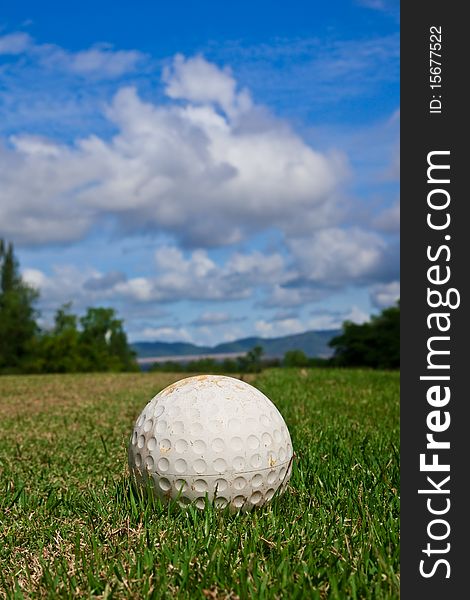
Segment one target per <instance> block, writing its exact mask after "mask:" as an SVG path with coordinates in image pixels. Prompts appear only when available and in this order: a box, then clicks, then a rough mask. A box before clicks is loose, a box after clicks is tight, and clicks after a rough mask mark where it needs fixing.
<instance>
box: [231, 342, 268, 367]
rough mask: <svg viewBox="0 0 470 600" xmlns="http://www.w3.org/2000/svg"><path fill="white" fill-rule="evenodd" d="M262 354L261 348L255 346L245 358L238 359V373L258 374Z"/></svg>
mask: <svg viewBox="0 0 470 600" xmlns="http://www.w3.org/2000/svg"><path fill="white" fill-rule="evenodd" d="M263 354H264V349H263V347H262V346H255V347H254V348H252V349H251V350H249V351H248V352H247V353H246V354H245V356H240V357H238V359H237V360H238V365H239V368H240V371H242V372H245V373H259V372H260V371H261V366H262V365H261V357H262V356H263Z"/></svg>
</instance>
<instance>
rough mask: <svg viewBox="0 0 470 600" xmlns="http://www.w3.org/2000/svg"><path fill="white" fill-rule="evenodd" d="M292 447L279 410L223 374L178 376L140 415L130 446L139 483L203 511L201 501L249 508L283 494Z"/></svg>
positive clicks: (258, 394)
mask: <svg viewBox="0 0 470 600" xmlns="http://www.w3.org/2000/svg"><path fill="white" fill-rule="evenodd" d="M292 457H293V449H292V442H291V438H290V435H289V430H288V429H287V426H286V424H285V422H284V419H283V418H282V415H281V413H280V412H279V411H278V410H277V408H276V407H275V406H274V404H273V403H272V402H271V400H269V399H268V398H267V397H266V396H265V395H264V394H262V393H261V392H260V391H259V390H257V389H256V388H255V387H253V386H251V385H249V384H248V383H245V382H243V381H240V380H239V379H235V378H233V377H225V376H221V375H201V376H197V377H188V378H185V379H181V380H180V381H177V382H176V383H174V384H172V385H170V386H168V387H167V388H165V389H164V390H162V391H161V392H160V393H159V394H157V395H156V396H155V397H154V398H153V399H152V400H150V402H149V403H148V404H147V406H146V407H145V408H144V410H143V411H142V413H141V414H140V416H139V417H138V419H137V421H136V423H135V426H134V430H133V433H132V436H131V440H130V443H129V451H128V458H129V468H130V471H131V474H132V475H133V476H134V477H135V479H136V481H137V483H139V484H146V485H147V484H148V483H149V481H150V483H151V487H152V489H153V490H154V492H155V493H156V494H157V495H158V496H159V497H160V498H162V499H164V500H169V499H170V498H176V499H177V500H178V502H179V503H180V504H181V505H187V504H190V503H194V504H195V505H196V506H197V507H198V508H204V506H205V498H206V496H207V498H208V499H209V501H210V502H212V501H214V505H215V506H218V507H220V508H223V507H225V506H227V505H229V506H230V510H232V511H237V510H243V511H244V510H250V509H252V508H254V507H255V506H262V505H263V504H265V503H266V502H268V501H269V500H270V499H271V498H272V497H273V496H274V494H275V492H276V491H277V490H278V489H279V492H280V493H282V492H283V491H284V489H285V487H286V485H287V482H288V480H289V478H290V475H291V467H292Z"/></svg>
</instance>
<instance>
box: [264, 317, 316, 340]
mask: <svg viewBox="0 0 470 600" xmlns="http://www.w3.org/2000/svg"><path fill="white" fill-rule="evenodd" d="M305 329H306V328H305V325H304V324H303V323H302V322H301V321H300V320H299V319H283V320H276V321H274V322H271V321H265V320H264V319H261V320H259V321H256V323H255V330H256V332H257V333H258V334H259V335H260V336H261V337H280V336H283V335H291V334H294V333H301V332H302V331H305Z"/></svg>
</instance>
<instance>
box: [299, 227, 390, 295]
mask: <svg viewBox="0 0 470 600" xmlns="http://www.w3.org/2000/svg"><path fill="white" fill-rule="evenodd" d="M289 246H290V248H291V250H292V253H293V255H294V257H295V258H296V260H297V264H298V265H299V269H300V272H301V274H302V277H303V279H304V280H305V281H307V282H308V281H309V282H315V283H317V284H323V285H326V286H332V285H337V286H344V285H348V284H350V283H352V282H355V283H359V282H361V281H362V282H364V281H367V280H370V279H372V278H373V277H376V276H377V275H378V273H379V272H380V268H381V266H382V263H383V261H384V258H385V250H386V244H385V242H384V241H383V240H382V238H380V237H379V236H378V235H376V234H374V233H371V232H367V231H363V230H361V229H357V228H355V229H351V230H344V229H339V228H327V229H323V230H321V231H318V232H316V233H314V234H313V235H312V237H311V238H310V239H307V238H304V239H294V240H291V241H290V242H289Z"/></svg>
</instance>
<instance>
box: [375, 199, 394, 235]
mask: <svg viewBox="0 0 470 600" xmlns="http://www.w3.org/2000/svg"><path fill="white" fill-rule="evenodd" d="M372 224H373V225H374V227H375V228H376V229H379V230H381V231H386V232H391V233H398V232H399V231H400V203H399V202H398V201H397V202H395V203H394V204H393V205H392V206H390V207H389V208H387V209H385V210H384V211H383V212H381V213H380V214H379V215H378V216H377V217H376V218H375V219H374V221H373V223H372Z"/></svg>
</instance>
